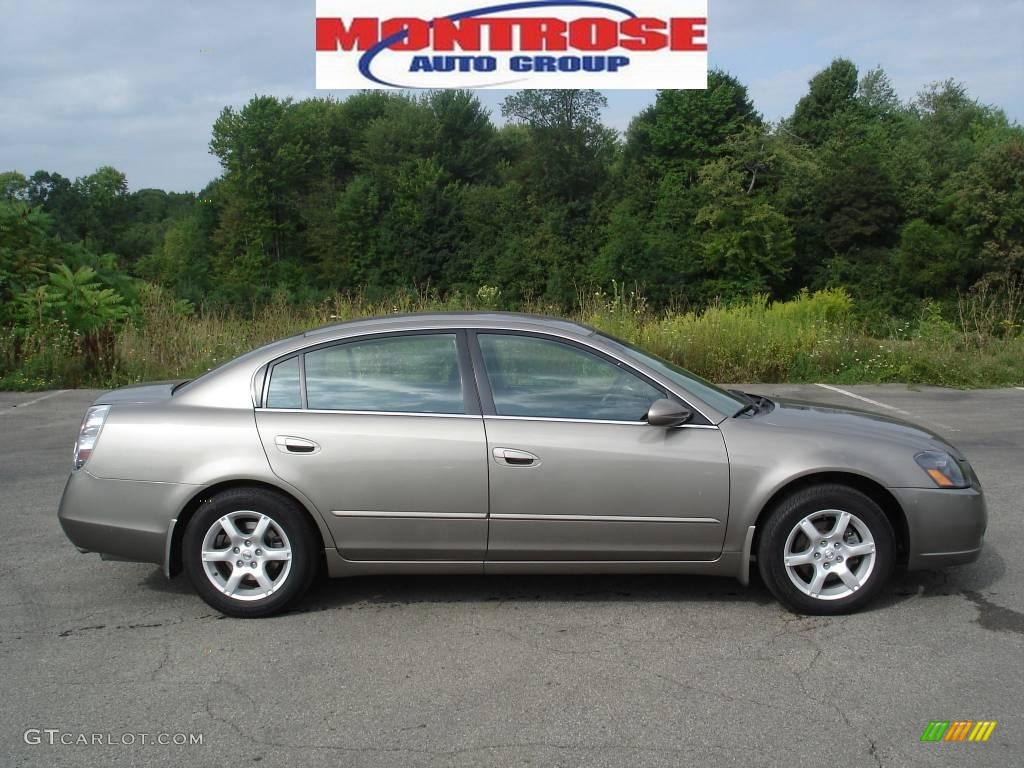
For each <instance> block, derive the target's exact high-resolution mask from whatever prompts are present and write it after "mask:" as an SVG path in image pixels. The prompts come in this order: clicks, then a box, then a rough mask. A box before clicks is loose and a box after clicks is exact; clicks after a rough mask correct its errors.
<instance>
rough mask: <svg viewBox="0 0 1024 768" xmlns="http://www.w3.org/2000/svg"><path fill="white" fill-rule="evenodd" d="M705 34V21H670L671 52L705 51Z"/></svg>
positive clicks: (706, 22) (706, 44) (706, 45)
mask: <svg viewBox="0 0 1024 768" xmlns="http://www.w3.org/2000/svg"><path fill="white" fill-rule="evenodd" d="M707 34H708V20H707V19H672V32H671V37H672V50H673V51H706V50H707V49H708V42H707ZM698 41H700V42H698Z"/></svg>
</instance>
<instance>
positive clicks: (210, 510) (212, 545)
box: [182, 488, 316, 618]
mask: <svg viewBox="0 0 1024 768" xmlns="http://www.w3.org/2000/svg"><path fill="white" fill-rule="evenodd" d="M182 543H183V547H182V553H183V556H184V566H185V571H186V572H187V573H188V575H189V579H191V581H192V584H193V586H194V587H195V588H196V591H197V592H198V593H199V595H200V596H201V597H202V598H203V599H204V600H205V601H206V602H207V603H209V604H210V605H211V606H213V607H214V608H216V609H217V610H218V611H220V612H221V613H224V614H227V615H228V616H235V617H238V618H257V617H260V616H268V615H270V614H272V613H276V612H278V611H281V610H283V609H284V608H286V607H287V606H289V605H290V604H292V603H293V602H295V601H296V600H298V599H299V598H300V597H302V595H303V594H304V593H305V592H306V590H307V589H308V587H309V584H310V581H311V580H312V578H313V575H314V573H315V570H316V560H315V555H316V547H315V538H314V533H313V531H312V530H311V528H310V525H309V523H308V521H307V520H306V518H305V515H304V513H303V512H302V510H300V509H298V508H297V506H296V505H295V504H294V502H292V501H291V500H290V499H288V498H286V497H284V496H282V495H281V494H277V493H274V492H272V491H267V490H264V489H261V488H234V489H230V490H227V491H224V492H223V493H219V494H217V495H215V496H214V497H213V498H211V499H210V500H209V501H208V502H205V503H203V505H202V506H201V507H200V509H199V511H198V512H196V514H195V515H194V516H193V518H192V520H191V521H190V522H189V525H188V528H187V529H186V530H185V536H184V540H183V542H182Z"/></svg>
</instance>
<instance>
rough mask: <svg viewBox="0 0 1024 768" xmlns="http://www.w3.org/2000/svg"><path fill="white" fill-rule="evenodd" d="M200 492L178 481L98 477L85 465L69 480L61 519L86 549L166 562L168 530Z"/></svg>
mask: <svg viewBox="0 0 1024 768" xmlns="http://www.w3.org/2000/svg"><path fill="white" fill-rule="evenodd" d="M196 490H197V488H196V486H192V485H182V484H179V483H152V482H144V481H138V480H109V479H105V478H98V477H96V476H94V475H90V474H89V473H88V471H86V470H84V469H81V470H78V471H76V472H72V473H71V476H70V477H69V478H68V481H67V484H66V485H65V486H64V495H63V496H62V497H61V500H60V507H59V509H58V511H57V517H58V519H59V520H60V525H61V527H62V528H63V529H64V533H65V534H66V535H67V537H68V538H69V539H70V540H71V543H72V544H74V545H75V546H76V547H78V549H79V550H81V551H85V552H98V553H100V554H101V555H103V556H104V557H106V558H108V559H118V560H132V561H138V562H144V563H158V564H161V565H163V564H164V560H165V559H166V553H167V535H168V529H169V527H170V526H171V525H173V520H174V518H175V517H177V512H178V510H180V509H182V508H183V507H184V506H185V505H186V504H187V503H188V501H189V499H191V497H192V496H193V495H194V494H195V492H196Z"/></svg>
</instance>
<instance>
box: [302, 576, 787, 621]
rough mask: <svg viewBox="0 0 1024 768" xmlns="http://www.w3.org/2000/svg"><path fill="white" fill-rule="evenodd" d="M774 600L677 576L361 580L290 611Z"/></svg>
mask: <svg viewBox="0 0 1024 768" xmlns="http://www.w3.org/2000/svg"><path fill="white" fill-rule="evenodd" d="M736 600H739V601H744V602H754V603H759V604H765V603H770V602H772V600H773V598H772V596H771V595H770V594H769V593H768V590H767V589H765V588H764V586H763V585H762V584H761V582H760V580H754V579H752V580H751V584H750V587H749V588H744V587H742V586H740V585H739V584H738V583H737V582H736V581H735V580H734V579H729V578H713V577H708V576H677V575H632V574H630V575H622V574H609V575H578V576H565V575H548V576H522V575H516V576H359V577H354V578H349V579H340V580H338V579H320V580H318V581H317V583H316V584H315V585H314V586H313V588H312V589H311V590H310V592H309V594H308V595H307V596H306V599H304V600H303V601H302V602H301V603H300V604H299V605H297V606H296V607H295V610H294V612H297V613H303V612H312V611H328V610H334V609H339V608H345V607H349V606H353V605H366V604H369V605H395V606H401V605H415V604H422V603H488V602H526V603H578V602H593V603H607V602H630V603H653V602H661V601H673V602H679V601H683V602H692V603H708V602H723V601H727V602H731V601H736Z"/></svg>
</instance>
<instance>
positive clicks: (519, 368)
mask: <svg viewBox="0 0 1024 768" xmlns="http://www.w3.org/2000/svg"><path fill="white" fill-rule="evenodd" d="M473 340H474V341H475V344H474V346H473V349H472V351H473V356H474V365H475V367H476V368H477V370H478V374H477V375H478V381H479V382H480V384H481V386H480V390H481V391H480V394H481V400H482V404H483V410H484V414H485V415H484V424H485V426H486V430H487V449H488V460H489V462H490V468H491V471H490V512H491V518H490V532H489V536H488V546H487V560H488V562H500V561H506V562H507V561H651V560H713V559H716V558H717V557H718V556H719V554H720V553H721V551H722V542H723V540H724V537H725V523H726V518H727V514H728V505H729V467H728V460H727V456H726V451H725V443H724V440H723V438H722V435H721V432H720V431H719V430H718V428H717V427H716V426H714V425H713V424H711V423H710V422H709V421H708V420H706V419H704V418H703V417H702V416H701V415H700V414H699V413H697V412H695V414H694V418H693V420H692V421H691V422H690V423H688V424H686V425H683V426H681V427H673V428H661V427H654V426H650V425H648V424H647V423H646V421H645V418H646V413H647V409H648V407H649V406H650V404H651V403H652V402H653V401H655V400H657V399H659V398H663V397H666V395H668V393H667V392H666V391H665V390H664V389H662V388H661V387H660V386H658V385H656V384H655V383H654V382H653V381H651V380H649V379H647V378H646V377H645V376H643V375H641V374H640V373H638V372H636V371H634V370H632V369H631V368H630V367H629V366H628V365H626V364H625V363H623V362H621V361H618V360H616V359H614V358H612V357H609V356H607V355H605V354H603V353H601V352H600V351H598V350H596V349H593V348H590V347H588V346H587V345H584V344H582V343H579V342H573V341H569V340H566V339H561V338H559V337H553V336H547V335H543V334H532V333H509V332H502V333H495V332H490V331H483V330H481V331H478V332H476V333H474V334H473Z"/></svg>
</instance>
